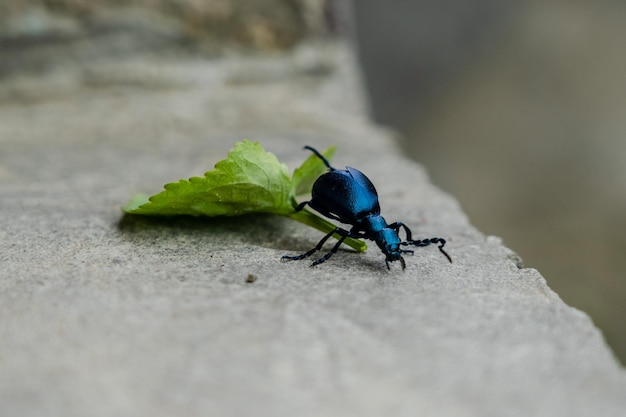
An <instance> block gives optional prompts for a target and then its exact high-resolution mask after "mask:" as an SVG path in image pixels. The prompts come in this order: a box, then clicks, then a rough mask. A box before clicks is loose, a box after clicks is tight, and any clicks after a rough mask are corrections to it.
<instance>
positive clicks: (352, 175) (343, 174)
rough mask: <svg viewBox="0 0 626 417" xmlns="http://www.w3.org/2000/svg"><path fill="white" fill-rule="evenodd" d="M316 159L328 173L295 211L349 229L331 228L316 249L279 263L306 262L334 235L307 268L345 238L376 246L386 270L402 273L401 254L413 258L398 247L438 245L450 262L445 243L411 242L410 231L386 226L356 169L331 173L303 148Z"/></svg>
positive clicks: (371, 188)
mask: <svg viewBox="0 0 626 417" xmlns="http://www.w3.org/2000/svg"><path fill="white" fill-rule="evenodd" d="M304 149H308V150H310V151H311V152H313V153H314V154H315V155H317V157H318V158H320V159H321V160H322V161H323V162H324V164H325V165H326V166H327V167H328V170H329V171H328V172H327V173H325V174H322V175H321V176H320V177H319V178H318V179H317V180H316V181H315V183H314V184H313V190H312V193H311V200H310V201H304V202H302V203H300V204H298V206H297V207H296V211H300V210H302V209H303V208H304V206H306V205H307V204H308V205H309V207H311V208H312V209H314V210H316V211H318V212H319V213H321V214H323V215H324V216H326V217H328V218H330V219H334V220H338V221H340V222H341V223H345V224H350V225H352V228H351V229H350V230H349V231H348V230H345V229H342V228H340V227H337V228H335V229H334V230H333V231H331V232H330V233H328V234H327V235H326V236H324V237H323V238H322V240H320V241H319V243H318V244H317V246H315V247H314V248H313V249H311V250H309V251H308V252H305V253H303V254H302V255H297V256H287V255H285V256H283V257H282V258H281V260H283V261H295V260H300V259H304V258H307V257H309V256H311V255H313V254H314V253H315V252H317V251H319V250H321V249H322V246H324V243H326V241H327V240H328V239H329V238H330V237H331V236H332V235H333V234H335V233H337V234H338V235H339V236H341V238H340V239H339V240H338V241H337V243H336V244H335V246H333V248H332V249H331V250H330V252H328V253H327V254H326V255H324V256H323V257H321V258H320V259H318V260H316V261H315V262H313V263H312V264H311V266H315V265H318V264H321V263H322V262H326V261H327V260H328V259H329V258H330V257H331V256H333V254H335V253H336V252H337V250H338V249H339V246H341V244H342V243H343V241H344V240H345V239H346V238H348V237H351V238H356V239H369V240H373V241H374V242H376V244H377V245H378V247H379V248H380V250H381V251H382V252H383V253H384V254H385V264H386V265H387V269H390V268H389V262H393V261H400V263H401V264H402V269H403V270H404V269H406V263H405V262H404V258H403V257H402V254H403V253H410V254H413V251H412V250H407V249H401V248H400V246H408V245H413V246H428V245H430V244H438V245H439V251H440V252H441V253H442V254H444V256H445V257H446V258H447V259H448V261H450V262H452V259H451V258H450V255H448V254H447V253H446V251H445V250H443V247H444V245H445V244H446V241H445V240H444V239H441V238H439V237H433V238H429V239H421V240H413V238H412V234H411V229H409V228H408V227H407V226H406V225H405V224H404V223H402V222H395V223H392V224H387V222H386V221H385V219H384V218H383V217H382V216H381V215H380V205H379V204H378V194H377V193H376V188H374V184H372V182H371V181H370V180H369V178H367V177H366V176H365V174H363V173H362V172H361V171H359V170H358V169H354V168H351V167H346V169H345V170H341V169H335V168H333V167H332V166H330V163H329V162H328V160H327V159H326V158H325V157H324V156H323V155H322V154H320V153H319V152H318V151H317V150H316V149H314V148H312V147H310V146H305V147H304ZM400 228H402V229H404V232H405V233H406V241H404V242H403V241H402V239H400V236H399V234H398V233H399V231H400Z"/></svg>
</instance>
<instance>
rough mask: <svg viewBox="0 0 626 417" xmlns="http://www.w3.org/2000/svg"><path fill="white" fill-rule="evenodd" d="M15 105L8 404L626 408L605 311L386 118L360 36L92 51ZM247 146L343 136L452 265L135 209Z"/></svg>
mask: <svg viewBox="0 0 626 417" xmlns="http://www.w3.org/2000/svg"><path fill="white" fill-rule="evenodd" d="M2 93H3V94H2ZM0 99H1V100H2V101H1V102H0V120H1V121H2V122H1V125H0V197H1V198H0V210H1V212H2V217H1V218H0V259H1V265H2V268H1V269H0V415H2V416H18V415H19V416H66V417H67V416H86V415H89V416H100V415H101V416H107V417H108V416H113V415H129V416H130V415H132V416H150V417H155V416H172V415H187V416H239V415H256V416H381V415H389V416H442V417H443V416H445V417H451V416H452V417H453V416H481V417H485V416H487V417H488V416H494V417H496V416H497V417H502V416H524V417H527V416H550V417H557V416H567V417H572V416H603V417H610V416H623V415H624V410H626V395H625V394H626V374H625V373H624V370H623V369H622V368H621V367H620V366H619V364H618V363H617V362H616V360H615V358H614V357H613V355H612V354H611V352H610V350H609V349H608V348H607V346H606V344H605V342H604V340H603V337H602V335H601V333H600V332H599V331H598V329H597V328H596V327H594V325H593V323H592V322H591V320H590V319H589V317H588V316H587V315H586V314H584V313H582V312H580V311H577V310H576V309H573V308H571V307H569V306H567V305H565V304H564V303H563V302H562V301H561V299H560V298H559V297H558V295H557V294H555V293H554V292H552V291H551V290H550V288H548V287H547V285H546V282H545V280H544V278H543V277H542V276H541V275H540V273H539V272H537V271H536V270H533V269H527V268H523V267H522V264H521V260H520V259H519V258H518V257H517V256H516V255H515V253H514V252H512V251H511V250H509V249H507V248H506V247H504V246H503V245H502V242H501V240H500V239H498V238H495V237H485V236H483V235H482V234H481V233H480V232H479V231H477V230H476V229H474V228H473V227H472V226H471V225H470V223H469V221H468V219H467V218H466V216H465V215H464V214H463V212H462V210H461V209H460V207H459V205H458V204H457V202H456V201H455V200H454V198H453V197H451V196H449V195H447V194H445V193H444V192H442V191H441V190H439V189H437V188H436V187H434V186H433V185H432V184H431V183H430V182H429V180H428V177H427V175H426V173H425V172H424V170H423V169H422V168H421V167H420V166H419V165H417V164H415V163H414V162H412V161H409V160H407V159H406V158H404V157H403V156H402V154H401V152H400V151H399V150H398V149H397V148H396V146H395V145H394V142H393V140H392V138H391V136H390V134H388V133H387V132H385V131H384V130H381V129H379V128H377V127H375V126H373V125H372V124H371V123H370V122H369V121H368V118H367V112H366V106H365V105H364V103H365V100H364V99H363V96H362V90H361V87H360V84H359V78H358V71H357V70H356V69H355V67H354V63H353V60H352V57H351V54H350V52H349V51H348V49H347V48H345V47H342V46H340V45H339V46H337V45H328V44H318V45H303V46H302V47H300V48H299V49H297V50H295V51H294V52H293V53H292V54H288V55H283V56H274V57H265V58H263V57H259V58H250V57H248V58H245V57H229V58H224V59H221V60H214V61H211V60H203V59H191V58H189V59H181V60H179V61H178V62H173V61H159V60H155V59H154V58H145V59H142V58H136V59H132V60H130V59H129V60H121V61H114V62H110V63H109V64H108V65H106V66H104V65H102V64H98V66H94V67H90V66H89V64H85V65H83V66H77V67H72V68H65V69H63V71H58V72H54V73H50V74H48V75H47V76H46V77H44V78H20V79H13V80H5V81H3V82H2V83H0ZM245 137H247V138H250V139H255V140H259V141H260V142H261V143H262V144H263V146H264V147H265V148H266V149H268V150H270V151H272V152H274V153H275V154H276V155H277V156H278V157H279V158H280V159H281V160H284V161H286V162H287V163H289V164H290V167H291V168H293V167H295V166H297V164H299V163H300V161H302V160H303V159H304V158H305V157H306V156H307V154H306V153H305V152H304V151H302V150H301V149H302V146H303V145H304V144H310V145H315V146H318V147H325V146H328V145H331V144H338V145H339V150H338V152H337V155H336V157H335V160H334V164H335V165H336V166H344V165H351V166H355V167H358V168H360V169H361V170H363V171H364V172H366V173H367V174H368V176H370V178H371V179H372V180H373V181H374V183H375V184H376V185H377V187H378V191H379V194H380V199H381V205H382V209H383V214H384V215H385V217H386V218H387V220H389V221H393V220H402V221H404V222H405V223H407V224H408V225H410V226H411V227H412V229H413V230H414V233H416V235H417V236H419V237H431V236H442V237H445V238H447V239H448V241H449V245H448V246H447V248H448V249H449V253H450V255H451V256H452V258H453V260H454V263H453V264H448V263H447V262H446V261H445V259H444V258H443V257H442V256H441V255H440V254H439V253H438V252H437V251H436V250H435V249H434V248H424V249H418V250H417V252H416V254H415V256H412V257H408V258H407V270H406V271H405V272H402V271H401V270H400V267H399V265H393V268H392V270H391V272H388V271H387V270H386V269H385V264H384V260H383V257H382V255H381V253H380V252H379V251H378V250H377V249H376V248H375V247H372V245H370V250H368V251H367V252H366V253H364V254H357V253H354V252H352V251H350V250H348V249H346V250H342V251H340V252H339V253H338V254H337V255H336V256H335V257H333V258H332V259H331V260H330V261H329V262H327V263H326V264H324V265H323V266H321V267H316V268H309V267H308V263H307V262H292V263H281V262H280V261H279V259H280V256H281V255H283V254H286V253H294V252H298V251H303V250H306V249H309V248H310V247H312V246H313V245H314V244H316V243H317V241H318V240H319V238H320V237H321V234H320V233H319V232H317V231H315V230H313V229H308V228H306V227H304V226H303V225H300V224H298V223H295V222H292V221H290V220H288V219H283V218H278V217H272V216H246V217H242V218H236V219H191V218H176V219H168V220H155V219H152V220H151V219H141V218H124V219H122V214H121V211H120V206H121V205H123V204H124V203H126V200H127V199H128V198H129V197H130V196H131V195H132V194H133V193H136V192H148V193H152V192H157V191H159V190H160V189H161V186H162V184H164V183H165V182H169V181H172V180H176V179H178V178H181V177H188V176H192V175H198V174H201V173H202V172H204V171H205V170H207V169H209V168H210V167H212V165H213V163H214V162H216V161H217V160H219V159H221V158H223V157H224V155H225V154H226V152H227V151H228V149H229V148H231V147H232V144H233V143H234V142H235V141H237V140H241V139H243V138H245ZM249 274H253V275H255V276H256V277H257V279H256V281H255V282H254V283H247V282H246V277H247V276H248V275H249Z"/></svg>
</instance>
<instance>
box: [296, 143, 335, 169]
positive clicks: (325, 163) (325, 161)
mask: <svg viewBox="0 0 626 417" xmlns="http://www.w3.org/2000/svg"><path fill="white" fill-rule="evenodd" d="M304 149H308V150H310V151H311V152H313V153H314V154H315V155H316V156H317V157H318V158H319V159H321V160H322V162H323V163H324V165H326V166H327V167H328V169H330V170H331V171H334V170H335V168H333V167H331V166H330V163H329V162H328V159H326V158H325V157H324V155H322V154H321V153H319V152H318V150H317V149H315V148H312V147H310V146H308V145H307V146H305V147H304Z"/></svg>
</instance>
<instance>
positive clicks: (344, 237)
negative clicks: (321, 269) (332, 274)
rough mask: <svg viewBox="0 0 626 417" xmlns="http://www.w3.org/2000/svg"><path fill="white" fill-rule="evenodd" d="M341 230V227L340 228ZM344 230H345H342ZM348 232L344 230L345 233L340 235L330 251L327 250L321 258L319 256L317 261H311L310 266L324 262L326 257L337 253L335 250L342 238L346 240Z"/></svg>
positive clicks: (328, 257) (337, 248)
mask: <svg viewBox="0 0 626 417" xmlns="http://www.w3.org/2000/svg"><path fill="white" fill-rule="evenodd" d="M340 230H342V229H340ZM343 231H344V232H345V230H343ZM348 235H349V233H347V232H346V234H345V235H343V236H341V239H339V240H338V241H337V243H335V246H333V248H332V249H331V250H330V252H328V253H327V254H326V255H324V256H322V257H321V258H319V259H318V260H317V261H315V262H313V263H312V264H311V266H315V265H319V264H321V263H323V262H326V261H327V260H328V259H330V257H331V256H333V255H334V254H335V253H337V251H338V250H339V246H341V244H342V243H343V241H344V240H346V238H347V237H348Z"/></svg>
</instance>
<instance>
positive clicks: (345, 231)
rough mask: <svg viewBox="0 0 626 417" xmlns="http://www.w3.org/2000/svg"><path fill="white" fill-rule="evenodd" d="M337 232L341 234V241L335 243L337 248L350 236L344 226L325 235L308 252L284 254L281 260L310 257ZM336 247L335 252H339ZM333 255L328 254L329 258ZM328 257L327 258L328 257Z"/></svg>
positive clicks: (297, 259) (296, 259)
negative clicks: (292, 254)
mask: <svg viewBox="0 0 626 417" xmlns="http://www.w3.org/2000/svg"><path fill="white" fill-rule="evenodd" d="M335 233H337V234H339V235H341V239H340V240H339V243H338V244H337V245H335V246H336V248H338V247H339V245H340V244H341V243H343V241H344V239H345V238H347V237H348V235H349V234H350V232H348V231H347V230H343V229H342V228H340V227H337V228H335V229H334V230H332V231H331V232H330V233H328V234H327V235H326V236H324V237H323V238H322V239H321V240H320V241H319V242H318V244H317V245H316V246H315V247H314V248H313V249H311V250H309V251H307V252H305V253H303V254H302V255H296V256H288V255H284V256H283V257H281V258H280V260H281V261H299V260H300V259H304V258H308V257H309V256H311V255H313V254H314V253H315V252H317V251H318V250H321V249H322V246H324V243H326V241H327V240H328V239H330V237H331V236H332V235H333V234H335ZM336 248H333V249H334V250H335V252H337V249H336ZM331 252H332V251H331ZM333 253H334V252H333ZM331 256H332V255H328V258H330V257H331ZM328 258H326V259H328ZM326 259H324V260H326ZM321 262H324V261H321ZM321 262H319V263H321ZM315 265H317V264H315Z"/></svg>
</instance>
